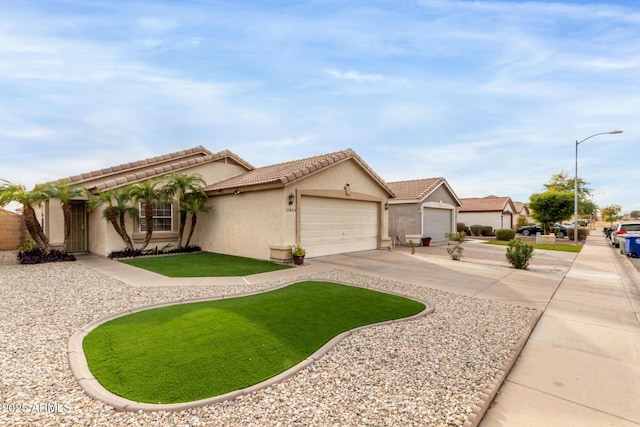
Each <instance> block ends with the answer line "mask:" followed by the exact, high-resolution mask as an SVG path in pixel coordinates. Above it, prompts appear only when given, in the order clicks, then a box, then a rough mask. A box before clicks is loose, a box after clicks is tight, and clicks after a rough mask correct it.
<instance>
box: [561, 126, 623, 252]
mask: <svg viewBox="0 0 640 427" xmlns="http://www.w3.org/2000/svg"><path fill="white" fill-rule="evenodd" d="M617 133H622V131H621V130H612V131H611V132H602V133H596V134H593V135H591V136H588V137H586V138H585V139H583V140H582V141H578V140H576V176H575V180H574V183H573V184H574V188H573V195H574V199H573V243H574V244H576V245H577V244H578V145H580V144H582V143H583V142H585V141H586V140H587V139H591V138H593V137H594V136H600V135H615V134H617Z"/></svg>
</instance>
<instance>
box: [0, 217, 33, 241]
mask: <svg viewBox="0 0 640 427" xmlns="http://www.w3.org/2000/svg"><path fill="white" fill-rule="evenodd" d="M28 234H29V233H28V232H27V228H26V227H25V225H24V221H23V218H22V215H19V214H16V213H14V212H9V211H5V210H2V209H0V251H12V250H14V249H15V248H16V247H17V246H18V245H21V244H22V243H24V241H25V240H27V239H28Z"/></svg>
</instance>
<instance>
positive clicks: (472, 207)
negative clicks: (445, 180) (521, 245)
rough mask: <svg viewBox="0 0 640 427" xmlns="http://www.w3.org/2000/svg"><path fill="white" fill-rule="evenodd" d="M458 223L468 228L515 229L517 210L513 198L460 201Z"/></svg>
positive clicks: (484, 198)
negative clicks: (479, 226)
mask: <svg viewBox="0 0 640 427" xmlns="http://www.w3.org/2000/svg"><path fill="white" fill-rule="evenodd" d="M460 201H461V202H462V206H460V208H458V221H459V222H463V223H464V224H465V225H466V226H467V227H470V226H472V225H484V226H491V227H492V228H493V229H494V230H498V229H501V228H514V225H515V221H514V218H513V217H514V215H515V212H516V208H515V206H514V205H513V202H512V201H511V197H498V196H487V197H482V198H469V199H460Z"/></svg>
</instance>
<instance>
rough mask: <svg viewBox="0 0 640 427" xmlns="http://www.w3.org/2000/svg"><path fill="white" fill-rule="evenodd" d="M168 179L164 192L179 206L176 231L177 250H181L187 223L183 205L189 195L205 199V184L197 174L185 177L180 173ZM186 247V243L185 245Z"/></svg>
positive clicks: (170, 175)
mask: <svg viewBox="0 0 640 427" xmlns="http://www.w3.org/2000/svg"><path fill="white" fill-rule="evenodd" d="M166 178H167V179H168V182H167V185H166V186H165V191H166V193H167V196H168V197H177V199H178V203H179V206H180V228H179V230H178V248H182V237H183V235H184V228H185V225H186V222H187V210H186V209H184V208H183V205H184V204H185V202H186V201H187V197H189V195H190V194H199V195H202V196H203V197H206V195H205V193H204V186H205V185H206V182H205V181H204V180H203V179H202V176H200V175H198V174H193V175H187V174H182V173H177V172H174V173H170V174H168V175H167V176H166ZM187 246H188V243H187Z"/></svg>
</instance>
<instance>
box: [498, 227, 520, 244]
mask: <svg viewBox="0 0 640 427" xmlns="http://www.w3.org/2000/svg"><path fill="white" fill-rule="evenodd" d="M514 237H516V231H515V230H512V229H510V228H501V229H499V230H496V240H503V241H505V242H508V241H509V240H511V239H513V238H514Z"/></svg>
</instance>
